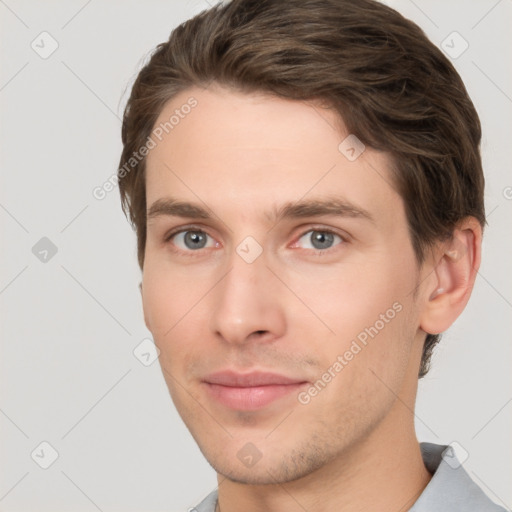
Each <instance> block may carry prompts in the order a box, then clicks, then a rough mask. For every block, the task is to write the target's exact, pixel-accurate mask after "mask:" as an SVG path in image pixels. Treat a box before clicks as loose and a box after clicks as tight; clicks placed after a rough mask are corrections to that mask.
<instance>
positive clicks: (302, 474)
mask: <svg viewBox="0 0 512 512" xmlns="http://www.w3.org/2000/svg"><path fill="white" fill-rule="evenodd" d="M190 96H193V97H194V98H196V99H197V101H198V105H197V107H196V108H194V109H193V110H192V111H191V112H190V114H188V115H187V116H185V117H184V119H181V120H180V122H179V124H178V125H176V126H175V127H174V128H173V130H172V131H170V132H169V134H168V135H167V136H166V137H164V138H163V140H162V141H161V142H159V143H158V145H157V146H156V147H155V148H154V149H153V150H152V151H151V152H150V154H149V155H148V158H147V170H146V171H147V173H146V186H147V207H148V213H149V212H151V213H152V215H150V216H149V217H148V225H147V227H148V232H147V243H146V251H145V261H144V268H143V280H142V287H141V290H142V298H143V307H144V314H145V320H146V325H147V326H148V328H149V330H150V331H151V332H152V334H153V337H154V340H155V343H156V344H157V346H158V347H159V349H160V351H161V354H160V364H161V367H162V371H163V374H164V377H165V380H166V382H167V385H168V387H169V391H170V394H171V396H172V399H173V401H174V403H175V405H176V407H177V410H178V412H179V413H180V415H181V417H182V418H183V420H184V422H185V424H186V425H187V427H188V428H189V430H190V432H191V433H192V435H193V437H194V439H195V440H196V442H197V443H198V445H199V447H200V449H201V451H202V452H203V454H204V455H205V457H206V459H207V460H208V461H209V463H210V464H211V465H212V466H213V468H214V469H215V470H216V472H217V474H218V479H219V505H220V509H221V510H222V511H223V512H229V511H234V510H246V511H256V510H265V511H272V510H276V511H277V510H280V511H292V510H303V509H306V510H308V511H310V512H314V511H317V510H318V511H320V510H323V511H325V510H344V511H355V510H375V511H377V510H379V511H380V512H382V511H387V510H389V511H397V510H406V509H408V508H409V507H410V506H412V504H413V503H414V501H415V500H416V499H417V497H418V496H419V494H421V492H422V490H423V489H424V488H425V486H426V485H427V484H428V482H429V480H430V478H431V475H430V474H429V473H428V471H427V470H426V469H425V467H424V465H423V462H422V459H421V454H420V449H419V445H418V441H417V439H416V435H415V431H414V415H413V411H414V403H415V397H416V389H417V381H418V379H417V375H418V368H419V364H420V358H421V350H422V345H423V341H424V337H425V332H432V333H436V332H441V331H443V330H444V329H446V328H447V327H448V326H449V325H450V324H451V323H452V322H453V321H454V320H455V319H456V318H457V316H458V315H459V314H460V313H461V311H462V310H463V308H464V306H465V304H466V302H467V300H468V298H469V295H470V292H471V288H472V286H473V282H474V277H475V273H476V270H477V268H478V265H479V261H480V243H481V231H480V228H479V225H478V223H477V222H476V221H475V220H474V219H472V218H468V219H465V220H464V221H463V222H461V223H460V225H459V226H458V229H457V230H455V232H454V238H453V240H452V241H450V242H446V243H444V244H438V245H437V246H436V247H434V248H433V249H432V251H430V252H429V253H428V255H427V258H426V261H425V263H424V264H423V265H422V266H421V267H420V266H419V265H418V263H417V259H416V256H415V254H414V250H413V247H412V244H411V240H410V236H409V231H408V226H407V219H406V215H405V211H404V205H403V200H402V198H401V197H400V195H399V194H398V193H397V192H396V190H395V189H394V188H393V186H392V185H391V184H392V175H391V170H390V169H391V166H392V161H391V159H390V157H389V155H387V154H386V153H380V152H377V151H375V150H373V149H371V148H366V149H365V151H364V152H363V153H362V154H361V156H359V158H357V160H355V161H353V162H351V161H349V160H348V159H347V158H346V157H345V156H344V154H342V153H341V152H340V151H339V150H338V146H339V144H340V142H342V141H343V140H344V139H345V137H346V136H347V135H348V133H347V132H346V130H345V129H344V127H343V126H342V129H341V130H340V129H339V126H340V123H339V120H338V118H337V117H336V115H335V113H334V112H333V111H331V110H329V109H326V108H322V107H321V106H320V105H318V104H315V103H312V102H294V101H288V100H284V99H280V98H275V97H271V96H267V95H263V94H251V95H248V94H241V93H238V92H234V91H231V90H227V89H224V88H221V87H220V86H218V85H217V84H212V85H211V86H210V87H209V88H208V89H206V90H204V89H199V88H192V89H189V90H187V91H183V92H182V93H180V94H179V95H178V96H176V97H174V98H173V99H172V100H171V101H170V102H169V103H168V104H167V105H166V106H165V108H164V109H163V111H162V112H161V114H160V117H159V119H158V121H157V122H156V125H158V124H159V123H160V122H165V121H166V120H168V119H169V117H170V116H171V115H172V114H173V113H174V111H175V109H176V108H180V106H181V105H183V104H184V103H186V101H187V99H188V98H189V97H190ZM169 198H173V199H174V200H175V201H179V202H183V203H185V202H186V203H192V204H193V205H196V206H199V207H202V208H204V209H207V211H208V213H209V217H208V218H197V217H196V216H193V215H185V213H189V214H192V213H193V212H184V213H182V215H180V216H178V215H169V214H168V213H171V212H170V211H169V209H167V210H165V209H162V208H160V211H157V210H158V209H157V208H156V207H155V204H156V203H157V201H160V204H162V201H165V200H168V199H169ZM333 198H335V199H338V200H340V199H341V200H343V201H345V202H348V203H350V205H351V207H353V209H359V210H363V211H364V212H366V213H367V214H368V215H369V216H370V217H371V219H369V218H367V217H365V216H362V215H359V216H354V215H334V214H333V213H332V212H331V213H328V214H325V213H324V214H318V212H317V213H316V214H314V212H313V214H311V215H310V214H308V215H306V216H301V217H279V216H278V215H276V213H278V212H279V211H280V209H282V207H283V206H284V205H287V204H291V205H293V204H296V203H297V202H299V201H301V202H305V201H317V202H323V201H324V202H325V201H326V200H328V199H330V200H332V199H333ZM152 207H153V209H152ZM166 212H167V213H166ZM180 230H182V233H181V234H178V235H174V236H169V235H172V233H173V231H180ZM184 230H185V231H186V230H188V231H192V232H197V231H201V232H203V233H205V234H206V235H207V238H206V240H207V244H206V246H205V247H204V248H201V249H191V248H189V246H188V245H187V244H186V243H185V242H186V239H185V238H184V233H183V231H184ZM315 230H316V233H315V234H316V235H319V236H320V237H321V236H322V234H324V236H325V232H324V231H322V230H328V231H332V232H333V233H335V235H336V236H334V237H333V238H332V244H331V245H330V246H329V247H326V248H322V249H318V248H317V249H315V247H314V246H313V244H312V240H311V234H312V231H315ZM318 232H320V233H318ZM190 234H191V233H189V236H190ZM248 236H251V237H253V238H254V239H255V240H256V241H257V243H258V244H259V246H260V247H261V249H262V253H261V255H259V256H258V257H257V258H256V259H255V260H254V261H253V262H252V263H247V262H246V261H245V260H244V259H243V258H242V257H241V256H240V254H239V253H237V251H236V249H237V246H239V244H240V243H241V242H242V241H244V239H246V237H248ZM328 241H329V239H328ZM327 245H329V244H327ZM241 247H243V248H245V249H248V252H249V253H251V251H254V247H253V246H252V245H251V246H250V247H249V246H247V245H245V246H244V245H243V244H242V246H241ZM454 251H455V252H454ZM252 254H254V252H252ZM393 304H395V307H397V306H396V305H397V304H398V305H399V307H400V312H398V313H396V315H394V318H393V319H391V320H389V321H388V322H386V323H385V326H384V327H383V328H381V329H379V330H378V334H377V335H375V336H374V337H373V339H372V338H370V339H369V341H368V343H367V345H366V346H362V349H361V350H360V351H359V352H358V353H357V354H356V355H355V356H353V358H352V359H351V360H350V361H346V362H347V364H346V365H344V366H343V369H342V370H341V371H338V372H333V370H332V367H333V363H335V362H336V361H337V358H338V356H339V355H343V354H345V353H346V351H347V350H349V348H350V347H351V343H352V342H353V340H355V339H356V338H357V336H358V334H360V333H361V332H362V331H364V330H365V328H368V327H370V326H374V325H376V321H377V320H379V319H380V318H381V316H380V315H382V314H386V311H388V310H389V309H390V308H393ZM379 325H380V324H379ZM228 368H229V369H233V370H235V371H237V372H241V373H247V372H250V371H256V370H258V371H271V372H274V373H279V374H282V375H286V376H288V377H294V378H299V379H300V380H302V381H306V382H307V383H308V384H304V386H303V387H302V388H301V391H307V390H308V389H310V388H311V386H312V385H313V384H314V383H315V382H316V381H317V380H318V379H319V378H321V377H322V375H323V374H325V372H326V371H327V370H328V369H329V368H331V373H334V375H335V376H334V377H333V376H332V375H331V377H332V378H331V379H330V382H328V384H327V385H326V386H325V387H324V388H322V389H321V391H320V392H318V393H317V394H316V395H315V396H313V397H310V401H309V402H308V403H307V404H304V403H301V402H300V401H299V399H298V394H297V393H291V394H289V395H287V396H285V397H283V398H280V399H279V400H276V401H275V402H273V403H271V404H270V405H267V406H265V407H263V408H261V409H258V410H255V411H240V410H233V409H232V408H229V407H226V406H225V405H223V404H220V403H219V402H217V401H216V400H214V399H212V397H211V395H210V394H209V393H208V392H207V390H206V389H205V384H204V382H203V379H204V377H205V376H206V375H207V374H210V373H212V372H214V371H219V370H224V369H228ZM303 396H304V395H303ZM247 443H252V445H249V448H248V447H247ZM244 447H245V448H244ZM254 447H255V448H254ZM240 450H246V451H245V452H244V451H242V453H246V452H247V450H249V452H250V453H251V454H252V455H254V456H256V455H257V454H258V453H259V454H260V455H261V458H260V459H259V460H258V461H257V462H256V464H254V465H252V466H251V467H248V466H246V465H245V464H244V463H243V462H242V461H241V459H240V458H239V456H237V455H239V452H240ZM256 450H257V451H256ZM391 474H392V475H393V477H392V478H390V475H391Z"/></svg>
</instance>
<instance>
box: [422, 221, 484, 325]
mask: <svg viewBox="0 0 512 512" xmlns="http://www.w3.org/2000/svg"><path fill="white" fill-rule="evenodd" d="M481 245H482V228H481V226H480V223H479V222H478V221H477V220H476V219H475V218H473V217H468V218H466V219H464V221H463V222H461V223H460V224H459V225H458V227H457V228H456V229H455V230H454V232H453V236H452V238H451V239H450V240H449V241H448V242H446V243H443V244H442V247H441V254H440V256H438V258H439V259H438V262H437V264H436V265H435V267H434V269H433V272H432V279H429V280H428V286H429V289H428V290H427V293H426V297H428V300H427V301H426V303H425V305H424V308H423V311H422V314H421V318H420V328H421V329H422V330H423V331H425V332H426V333H429V334H439V333H441V332H443V331H445V330H446V329H448V327H450V325H452V323H453V322H454V321H455V320H456V319H457V317H458V316H459V315H460V314H461V313H462V311H463V310H464V308H465V307H466V304H467V302H468V300H469V297H470V295H471V292H472V290H473V285H474V282H475V278H476V274H477V272H478V268H479V266H480V257H481Z"/></svg>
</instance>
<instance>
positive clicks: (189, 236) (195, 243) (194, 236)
mask: <svg viewBox="0 0 512 512" xmlns="http://www.w3.org/2000/svg"><path fill="white" fill-rule="evenodd" d="M173 243H174V244H175V245H176V246H177V247H179V248H180V249H182V250H192V251H194V250H198V249H204V248H205V247H212V246H213V240H212V238H211V237H210V236H209V235H207V234H206V233H205V232H203V231H181V232H180V233H176V234H175V235H174V236H173Z"/></svg>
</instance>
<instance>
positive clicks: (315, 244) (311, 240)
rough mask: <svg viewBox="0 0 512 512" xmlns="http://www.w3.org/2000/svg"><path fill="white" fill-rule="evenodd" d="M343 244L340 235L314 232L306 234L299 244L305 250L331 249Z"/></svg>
mask: <svg viewBox="0 0 512 512" xmlns="http://www.w3.org/2000/svg"><path fill="white" fill-rule="evenodd" d="M340 242H342V239H341V237H340V236H339V235H336V234H334V233H330V232H329V231H320V230H312V231H308V232H307V233H304V234H303V235H302V236H301V237H300V239H299V244H300V245H301V247H303V248H304V249H317V250H321V249H330V248H331V247H333V246H334V245H337V244H338V243H340Z"/></svg>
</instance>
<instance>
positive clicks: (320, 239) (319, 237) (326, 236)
mask: <svg viewBox="0 0 512 512" xmlns="http://www.w3.org/2000/svg"><path fill="white" fill-rule="evenodd" d="M333 241H334V235H333V234H332V233H323V232H322V231H313V233H311V244H312V245H313V247H314V248H315V249H328V248H329V247H330V246H331V245H332V243H333Z"/></svg>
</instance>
